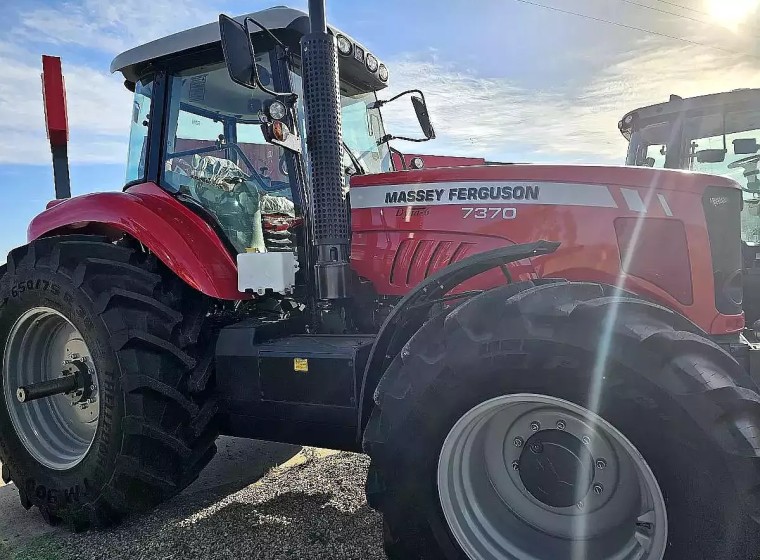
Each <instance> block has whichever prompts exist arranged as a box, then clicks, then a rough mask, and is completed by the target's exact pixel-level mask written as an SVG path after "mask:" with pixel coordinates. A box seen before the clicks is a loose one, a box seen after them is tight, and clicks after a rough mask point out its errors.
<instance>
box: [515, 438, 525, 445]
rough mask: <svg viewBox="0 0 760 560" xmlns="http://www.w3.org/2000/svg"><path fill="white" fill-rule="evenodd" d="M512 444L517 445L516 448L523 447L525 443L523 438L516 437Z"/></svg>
mask: <svg viewBox="0 0 760 560" xmlns="http://www.w3.org/2000/svg"><path fill="white" fill-rule="evenodd" d="M512 443H514V444H515V447H522V446H523V443H525V442H524V441H523V438H521V437H516V438H515V440H514V441H513V442H512Z"/></svg>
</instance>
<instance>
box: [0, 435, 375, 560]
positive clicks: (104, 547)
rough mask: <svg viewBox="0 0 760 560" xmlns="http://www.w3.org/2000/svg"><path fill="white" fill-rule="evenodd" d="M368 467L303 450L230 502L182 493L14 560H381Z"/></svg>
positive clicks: (50, 538)
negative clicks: (367, 490) (367, 493)
mask: <svg viewBox="0 0 760 560" xmlns="http://www.w3.org/2000/svg"><path fill="white" fill-rule="evenodd" d="M367 464H368V459H367V457H366V456H364V455H358V454H353V453H344V452H331V451H326V450H318V449H312V448H304V449H303V450H302V451H301V452H300V453H299V454H298V455H296V456H295V457H293V458H292V459H291V460H289V461H287V462H286V463H285V464H284V465H282V466H280V467H274V468H271V469H270V470H269V471H268V472H267V473H266V474H265V475H264V476H263V477H261V478H260V479H259V480H258V481H256V482H254V483H253V484H250V485H247V486H245V487H243V488H242V489H239V490H237V491H234V492H233V493H229V492H226V493H225V492H224V491H223V490H222V491H220V490H219V489H217V490H216V491H215V492H211V493H209V492H203V491H196V492H192V491H191V492H186V493H183V494H181V495H180V496H178V497H177V498H175V499H174V500H171V501H170V502H168V503H166V504H164V505H163V506H161V507H159V508H158V509H157V510H155V511H154V512H152V513H150V514H147V515H143V516H136V517H134V518H132V519H129V520H127V521H126V522H125V523H124V524H122V525H120V526H118V527H116V528H114V529H111V530H107V531H100V532H88V533H84V534H79V535H70V534H66V533H65V532H62V531H55V533H52V534H48V535H44V536H42V537H40V538H38V539H37V540H36V541H33V542H31V543H27V544H26V545H25V546H23V547H22V548H21V549H19V550H17V551H15V552H13V553H11V554H10V557H11V558H13V560H90V559H92V560H95V559H98V560H100V559H108V560H142V559H146V560H167V559H175V558H176V559H180V558H181V559H183V560H194V559H214V560H216V559H220V560H223V559H230V560H231V559H235V560H237V559H240V558H245V559H275V558H276V559H291V558H292V559H300V558H303V559H307V558H308V559H322V558H324V559H353V558H356V559H359V558H361V559H382V558H385V556H384V555H383V552H382V535H381V533H382V531H381V521H380V517H379V515H378V514H377V513H375V512H374V511H372V510H371V509H369V507H368V506H367V503H366V500H365V497H364V481H365V478H366V475H367ZM191 490H192V488H191ZM2 556H3V555H2V549H0V557H2ZM6 558H7V556H6Z"/></svg>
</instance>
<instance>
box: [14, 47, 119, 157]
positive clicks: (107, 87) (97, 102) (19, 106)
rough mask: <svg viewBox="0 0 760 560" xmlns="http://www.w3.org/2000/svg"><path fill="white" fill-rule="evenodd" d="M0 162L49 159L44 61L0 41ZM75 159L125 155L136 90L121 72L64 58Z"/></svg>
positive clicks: (72, 151)
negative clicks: (126, 84) (128, 87)
mask: <svg viewBox="0 0 760 560" xmlns="http://www.w3.org/2000/svg"><path fill="white" fill-rule="evenodd" d="M0 68H3V80H2V81H0V123H2V124H3V134H2V135H0V163H27V164H30V163H31V164H39V163H47V162H48V161H49V159H50V152H49V147H48V143H47V138H46V134H45V119H44V107H43V103H42V91H41V82H40V73H41V62H40V60H39V58H37V57H32V56H30V55H29V54H28V53H26V52H18V51H17V50H16V49H13V48H12V47H11V46H8V45H4V44H2V43H0ZM63 71H64V76H65V80H66V96H67V101H68V117H69V128H70V136H71V145H70V150H69V155H70V158H71V160H72V162H76V163H96V162H97V163H123V162H124V158H125V157H126V146H127V134H128V132H129V128H128V125H129V115H130V107H131V104H130V99H131V94H130V93H129V92H128V91H127V90H126V89H125V88H124V86H123V85H122V82H121V80H120V79H119V78H118V77H117V76H111V75H109V74H107V73H106V72H100V71H97V70H94V69H92V68H89V67H87V66H78V65H68V64H66V61H65V60H64V62H63Z"/></svg>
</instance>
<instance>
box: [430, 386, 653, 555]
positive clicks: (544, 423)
mask: <svg viewBox="0 0 760 560" xmlns="http://www.w3.org/2000/svg"><path fill="white" fill-rule="evenodd" d="M438 492H439V497H440V500H441V507H442V510H443V513H444V516H445V517H446V521H447V522H448V524H449V527H450V529H451V531H452V534H453V535H454V537H455V538H456V540H457V542H459V544H460V546H461V547H462V549H463V550H464V551H465V553H466V554H467V556H468V557H469V558H470V559H472V560H529V559H530V560H534V559H536V558H583V559H584V560H612V559H614V560H634V559H635V560H662V558H663V555H664V551H665V546H666V544H667V518H666V513H665V501H664V499H663V497H662V492H661V491H660V489H659V486H658V484H657V481H656V479H655V478H654V475H653V474H652V471H651V469H650V468H649V466H648V465H647V464H646V462H645V461H644V459H643V457H642V456H641V454H640V453H639V452H638V451H637V450H636V448H635V447H633V445H632V444H631V443H630V442H629V441H628V440H627V439H626V438H625V437H624V436H623V435H622V434H621V433H620V432H619V431H618V430H617V429H615V428H614V427H613V426H612V425H611V424H609V423H608V422H606V421H605V420H604V419H602V418H600V417H598V416H596V415H595V414H593V413H592V412H590V411H588V410H586V409H584V408H582V407H580V406H578V405H576V404H574V403H571V402H569V401H564V400H561V399H557V398H554V397H549V396H546V395H534V394H516V395H506V396H503V397H497V398H494V399H491V400H489V401H486V402H483V403H481V404H479V405H477V406H475V407H473V408H472V409H471V410H469V411H468V412H466V413H465V414H464V415H463V416H462V417H461V418H460V419H459V420H458V421H457V422H456V423H455V424H454V426H453V427H452V428H451V431H450V432H449V434H448V436H447V437H446V440H445V441H444V444H443V447H442V449H441V454H440V457H439V461H438Z"/></svg>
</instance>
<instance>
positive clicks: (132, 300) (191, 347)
mask: <svg viewBox="0 0 760 560" xmlns="http://www.w3.org/2000/svg"><path fill="white" fill-rule="evenodd" d="M2 272H3V271H2V270H0V273H2ZM207 308H208V302H207V300H206V298H205V297H204V296H203V295H202V294H200V293H198V292H196V291H194V290H192V289H190V288H189V287H188V286H186V285H185V284H184V283H183V282H181V281H180V280H179V279H178V278H176V277H175V276H174V275H173V274H172V273H171V272H170V271H168V270H167V269H166V268H165V267H164V266H163V265H162V264H161V263H160V262H158V261H157V260H156V259H155V258H154V257H152V256H150V255H146V254H144V253H142V252H140V251H138V250H136V249H133V248H130V247H127V246H122V245H116V244H114V243H111V242H109V241H108V240H107V239H105V238H102V237H96V236H86V235H82V236H61V237H53V238H45V239H40V240H37V241H34V242H32V243H31V244H29V245H27V246H25V247H21V248H19V249H16V250H14V251H12V252H11V254H10V255H9V257H8V264H7V269H6V270H5V271H4V274H2V277H1V278H0V352H3V354H6V348H10V347H11V346H10V344H8V345H7V344H6V343H7V342H8V341H9V337H10V336H11V333H12V332H13V326H14V324H17V323H18V320H19V318H20V317H23V316H24V314H27V315H28V314H29V312H30V310H34V309H47V310H52V311H51V313H53V312H54V313H55V314H58V315H60V316H62V317H64V318H65V319H66V320H67V321H68V322H69V323H70V324H71V325H73V326H74V327H75V329H76V330H77V331H78V332H79V333H81V337H82V338H83V339H84V342H85V343H86V345H87V347H88V348H89V350H90V354H91V356H92V362H93V367H94V369H95V370H96V371H97V376H98V385H99V391H100V395H99V400H98V407H99V418H98V426H97V430H96V431H95V435H94V438H93V440H92V444H91V446H90V448H89V451H87V453H86V455H84V456H83V457H82V458H81V460H80V461H79V462H78V463H77V464H76V465H74V466H72V467H69V468H58V469H55V468H50V467H49V466H46V464H43V463H42V462H40V461H39V460H37V459H36V458H35V455H34V454H33V453H30V447H29V443H28V440H27V443H24V441H22V439H21V438H20V437H19V433H17V430H16V429H15V428H14V425H13V423H12V421H11V419H10V416H9V410H10V407H11V406H15V403H14V402H13V401H12V400H11V399H10V398H9V397H8V396H7V394H6V397H5V398H3V397H2V394H5V392H4V391H0V460H1V461H2V463H3V469H2V472H3V479H4V480H5V481H6V482H9V481H11V480H12V481H13V482H14V483H15V484H16V486H17V488H18V491H19V496H20V499H21V503H22V505H23V506H24V507H26V508H27V509H28V508H30V507H31V506H37V507H38V508H39V510H40V512H41V513H42V515H43V517H44V518H45V519H46V520H48V521H49V522H50V523H56V522H58V521H61V520H63V521H65V522H66V523H68V524H69V525H70V527H71V528H72V529H74V530H83V529H86V528H88V527H90V526H105V525H109V524H111V523H113V522H115V521H118V520H119V519H120V518H121V517H122V516H123V515H125V514H129V513H132V512H136V511H143V510H146V509H149V508H152V507H154V506H155V505H157V504H158V503H160V502H162V501H164V500H166V499H168V498H170V497H171V496H173V495H175V494H177V493H178V492H179V491H180V490H182V489H183V488H184V487H186V486H187V485H188V484H189V483H190V482H192V481H193V480H194V479H195V478H196V477H197V476H198V473H199V472H200V471H201V469H202V468H203V467H204V466H205V465H206V464H207V463H208V462H209V460H210V459H211V458H212V457H213V455H214V453H215V450H216V447H215V444H214V441H215V439H216V435H217V432H216V428H215V424H214V416H215V412H216V408H215V406H216V405H215V403H214V402H213V401H211V400H210V399H209V394H210V392H211V391H210V389H211V387H210V386H209V375H208V374H209V371H208V368H209V367H210V362H209V361H208V360H203V359H202V357H203V356H204V355H205V353H204V349H205V347H206V346H207V343H208V341H206V340H204V338H203V337H204V332H203V331H202V328H201V327H202V323H203V320H204V318H205V316H206V311H207ZM15 347H16V346H14V348H15ZM16 353H17V354H18V352H16ZM6 362H8V360H5V361H3V355H0V363H6ZM16 363H17V362H16ZM9 367H10V366H8V364H7V363H6V366H5V369H6V370H7V369H8V368H9ZM56 367H57V366H56V365H55V364H54V365H53V367H52V368H51V372H52V375H55V371H52V370H55V369H56ZM6 373H12V372H7V371H6V372H4V375H3V376H2V377H0V383H2V382H3V381H2V379H8V378H12V376H11V377H9V376H8V375H5V374H6ZM13 391H15V388H13ZM50 398H51V399H52V398H58V397H50ZM30 404H31V403H30ZM25 406H29V405H25ZM24 413H25V412H24Z"/></svg>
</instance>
